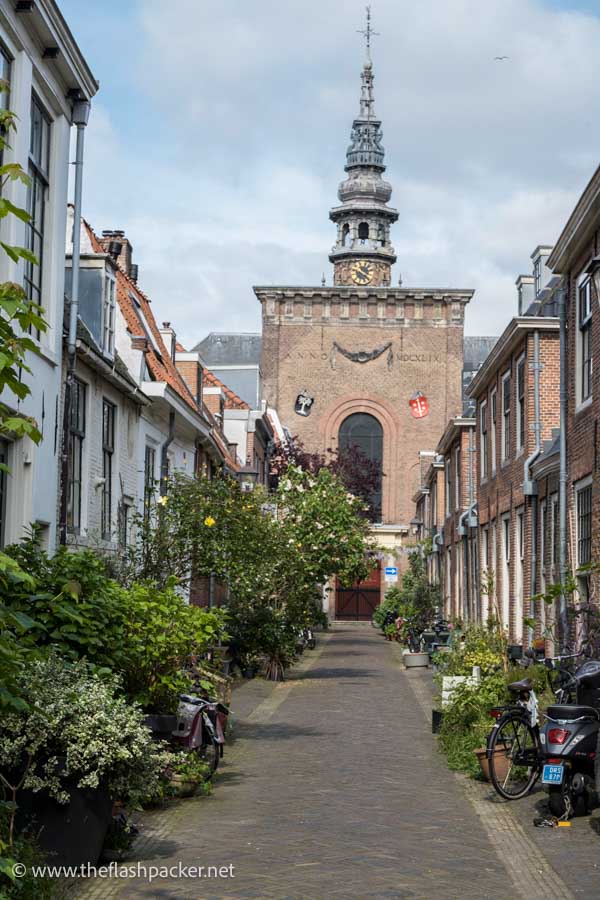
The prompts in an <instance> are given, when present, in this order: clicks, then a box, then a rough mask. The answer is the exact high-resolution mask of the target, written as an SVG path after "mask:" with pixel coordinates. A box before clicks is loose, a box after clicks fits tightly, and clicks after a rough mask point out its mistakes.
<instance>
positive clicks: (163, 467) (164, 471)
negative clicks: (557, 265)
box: [160, 411, 175, 493]
mask: <svg viewBox="0 0 600 900" xmlns="http://www.w3.org/2000/svg"><path fill="white" fill-rule="evenodd" d="M174 438H175V413H174V412H173V411H171V412H170V413H169V434H168V436H167V439H166V441H165V442H164V444H163V445H162V447H161V448H160V483H161V488H163V493H166V484H167V479H168V477H169V457H168V455H167V453H168V450H169V447H170V446H171V444H172V443H173V439H174Z"/></svg>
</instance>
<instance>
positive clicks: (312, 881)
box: [84, 625, 593, 900]
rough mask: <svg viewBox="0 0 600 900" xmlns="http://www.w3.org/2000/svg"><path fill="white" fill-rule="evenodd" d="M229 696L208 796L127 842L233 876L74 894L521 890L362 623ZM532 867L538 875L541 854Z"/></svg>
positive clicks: (408, 687)
mask: <svg viewBox="0 0 600 900" xmlns="http://www.w3.org/2000/svg"><path fill="white" fill-rule="evenodd" d="M409 676H411V677H409ZM417 677H418V676H417ZM233 705H234V708H236V707H237V711H238V715H237V721H236V726H235V739H234V741H233V743H232V745H231V746H230V747H228V748H227V750H226V757H225V764H224V765H223V769H222V774H221V775H220V777H219V778H218V780H217V783H216V786H215V791H214V794H213V795H212V797H210V798H208V799H205V798H198V799H191V800H187V801H181V802H178V803H176V804H173V805H172V806H171V807H170V808H169V809H167V810H164V811H156V812H153V813H146V814H144V816H143V817H142V826H143V831H142V837H141V839H140V840H139V841H138V842H137V844H136V847H135V848H134V849H135V857H136V860H139V861H140V862H141V863H143V864H145V865H147V866H151V865H154V866H173V865H177V864H178V863H179V862H181V863H183V864H184V865H204V866H208V865H211V866H227V865H230V864H232V865H233V866H234V873H235V877H234V878H233V879H220V880H218V881H216V880H211V881H209V880H206V879H204V880H197V879H180V880H174V879H160V880H157V881H155V882H154V883H153V884H151V885H150V884H148V883H147V882H144V881H143V880H131V879H128V880H127V881H125V880H121V879H116V878H113V879H102V880H100V879H96V880H95V881H94V882H93V883H88V884H87V886H86V889H85V890H84V894H85V896H87V897H89V898H92V897H93V898H104V897H115V896H127V897H146V896H152V897H160V898H187V897H193V898H196V900H200V898H207V900H212V898H221V897H223V898H225V897H227V898H229V897H231V898H235V897H237V898H278V900H286V898H315V900H321V898H326V897H340V898H361V900H362V898H369V897H381V898H387V897H400V898H417V900H425V898H433V900H435V898H440V900H441V898H443V900H449V898H455V897H461V898H464V900H485V898H505V897H506V896H513V897H515V896H519V894H521V895H522V896H528V893H527V891H526V890H523V891H522V892H521V891H515V888H514V880H513V879H511V876H510V874H509V870H507V868H506V867H505V864H504V862H503V859H504V860H506V863H507V865H508V867H509V869H510V868H512V867H514V865H515V864H516V862H517V860H515V854H514V853H511V850H510V848H511V846H512V847H513V849H514V841H513V845H510V844H507V843H506V842H505V843H504V844H502V842H501V841H500V842H498V841H496V840H495V839H494V831H493V829H490V828H489V827H485V828H484V827H482V819H481V818H479V816H478V813H477V811H476V804H474V802H473V798H470V797H469V794H468V792H466V791H465V789H464V785H463V783H462V782H461V780H460V779H458V778H456V776H453V775H451V774H450V773H448V771H447V769H446V768H445V765H444V762H443V760H442V759H441V757H440V756H439V755H438V753H437V750H436V747H435V741H434V739H433V738H432V736H431V734H430V728H429V727H428V723H427V720H426V716H425V715H424V703H423V697H421V700H419V698H418V693H417V692H415V678H414V677H412V673H409V672H405V671H403V670H402V669H401V667H400V662H399V658H398V654H397V652H395V650H394V648H392V647H391V646H390V645H389V644H386V643H384V642H383V641H382V639H381V637H380V636H379V634H378V633H377V632H376V631H375V630H374V629H372V628H371V627H370V626H354V625H346V626H344V625H338V626H336V627H335V630H334V632H333V634H332V635H331V636H328V637H326V638H322V640H321V644H320V647H319V649H318V650H317V651H316V653H313V654H305V658H304V660H303V662H302V664H301V666H300V667H299V668H298V669H297V670H295V671H294V672H293V673H292V676H291V678H290V679H289V680H288V681H286V682H285V683H283V684H281V685H277V686H271V685H267V684H265V683H264V682H260V681H256V682H250V683H248V684H246V685H244V686H243V687H242V688H241V689H240V690H238V691H236V692H235V693H234V702H233ZM484 790H485V789H484ZM503 809H506V805H503ZM497 830H498V833H501V832H502V831H503V830H504V832H506V831H507V830H508V831H510V827H508V828H507V826H506V824H504V825H502V824H500V826H499V827H498V829H497ZM531 830H533V829H531ZM517 837H518V836H517ZM515 840H517V839H515ZM507 848H508V849H507ZM511 856H512V858H509V857H511ZM132 862H133V861H132ZM536 863H537V864H538V871H539V872H541V871H542V868H544V869H545V870H546V873H547V874H548V871H550V874H553V873H552V871H551V870H548V867H547V864H546V861H545V860H544V859H543V857H542V855H541V851H540V856H539V858H538V859H536ZM130 864H131V863H130ZM524 865H525V864H524ZM526 874H527V873H524V875H526ZM525 883H526V879H525V882H524V887H525ZM563 887H564V886H563ZM533 894H534V895H535V894H536V892H535V891H534V892H533ZM555 896H557V897H565V896H570V894H569V893H568V892H561V891H560V890H559V891H557V892H556V893H555ZM587 896H593V895H591V894H589V893H588V895H587Z"/></svg>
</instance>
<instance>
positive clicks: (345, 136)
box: [59, 0, 600, 347]
mask: <svg viewBox="0 0 600 900" xmlns="http://www.w3.org/2000/svg"><path fill="white" fill-rule="evenodd" d="M59 5H60V7H61V10H62V12H63V15H64V16H65V18H66V20H67V22H68V24H69V26H70V28H71V30H72V32H73V34H74V36H75V38H76V40H77V42H78V43H79V46H80V47H81V49H82V51H83V52H84V54H85V56H86V58H87V60H88V62H89V64H90V65H91V67H92V71H93V72H94V74H95V76H96V78H97V79H98V80H99V81H100V90H99V92H98V94H97V96H96V97H95V98H94V101H93V105H92V113H91V116H90V123H89V125H88V128H87V131H86V150H85V170H84V187H83V207H84V215H85V216H86V218H87V219H88V220H89V221H90V222H91V224H92V225H93V227H94V228H95V229H96V231H97V232H100V231H102V229H105V228H113V229H117V228H121V229H123V230H124V231H125V232H126V234H127V236H128V237H129V239H130V241H131V243H132V245H133V252H134V262H137V263H138V265H139V284H140V287H141V288H142V289H143V290H144V291H146V292H147V293H148V294H149V296H150V297H151V299H152V302H153V309H154V313H155V316H156V318H157V320H158V321H159V322H160V321H163V320H165V319H167V320H169V321H171V323H172V325H173V327H174V328H175V330H176V332H177V335H178V338H179V340H181V342H182V343H183V344H184V345H185V346H187V347H191V346H193V345H194V344H195V343H196V342H197V341H199V340H201V339H202V338H203V337H205V335H206V334H207V333H208V332H209V331H259V330H260V306H259V303H258V301H257V300H256V298H255V296H254V294H253V292H252V286H253V285H267V284H274V285H285V284H289V285H318V284H320V282H321V277H322V275H323V273H324V274H325V276H326V278H327V283H328V284H331V283H332V267H331V264H330V263H329V260H328V254H329V252H330V250H331V246H332V244H333V242H334V236H335V235H334V226H333V224H332V223H331V222H330V221H329V218H328V215H329V209H330V207H332V206H334V205H335V204H336V203H337V196H336V193H337V187H338V184H339V182H340V181H341V180H342V179H343V178H344V177H345V173H344V169H343V166H344V162H345V152H346V147H347V145H348V142H349V136H350V127H351V124H352V119H353V118H354V117H355V116H356V115H357V114H358V106H359V104H358V100H359V89H360V71H361V68H362V64H363V59H364V44H363V38H362V37H361V35H360V34H358V33H357V30H358V29H361V28H363V27H364V3H363V2H361V0H286V2H285V3H282V2H281V0H252V2H251V3H249V2H248V0H222V2H221V3H219V4H215V3H209V2H207V0H170V2H169V3H168V4H166V3H165V2H164V0H126V2H123V0H103V2H102V3H101V4H100V3H95V4H91V3H89V2H83V3H82V2H81V0H59ZM595 10H596V12H595ZM372 15H373V27H374V28H375V30H376V31H378V32H379V33H380V34H379V36H378V37H374V38H373V63H374V73H375V101H376V103H375V108H376V112H377V114H378V116H379V117H380V118H381V119H382V122H383V135H384V140H383V144H384V147H385V150H386V164H387V172H386V175H385V178H386V180H388V181H390V182H391V184H392V186H393V190H394V192H393V195H392V200H391V205H392V206H394V207H396V208H397V209H398V211H399V213H400V218H399V220H398V222H397V223H396V225H395V226H394V228H393V235H392V237H393V243H394V246H395V249H396V253H397V256H398V262H397V263H396V265H395V267H394V268H395V272H394V274H393V277H392V284H397V283H398V278H399V276H400V274H401V276H402V282H403V286H404V287H437V288H440V287H448V288H463V289H464V288H472V289H475V291H476V293H475V297H474V299H473V300H472V301H471V303H470V305H469V307H468V309H467V318H466V331H467V333H470V334H486V335H487V334H499V333H500V332H501V331H502V329H503V328H504V327H505V326H506V324H507V323H508V321H509V320H510V318H511V316H512V315H515V314H516V289H515V285H514V282H515V279H516V277H517V275H519V274H531V259H530V256H531V253H532V252H533V250H534V249H535V247H536V246H537V245H538V244H552V243H553V242H554V241H555V240H556V239H557V237H558V235H559V234H560V231H561V230H562V227H563V226H564V224H565V222H566V220H567V218H568V216H569V214H570V212H571V210H572V208H573V206H574V204H575V202H576V201H577V199H578V197H579V195H580V193H581V191H582V190H583V188H584V187H585V185H586V184H587V182H588V181H589V179H590V178H591V176H592V174H593V172H594V170H595V168H596V166H597V165H598V163H599V162H600V115H598V107H599V102H600V101H599V100H598V84H600V54H599V53H598V49H597V48H598V46H600V5H599V4H598V3H597V0H579V2H578V0H485V2H484V3H482V2H481V0H419V2H418V3H415V2H414V0H372ZM495 56H508V57H509V59H507V60H503V61H496V60H494V57H495Z"/></svg>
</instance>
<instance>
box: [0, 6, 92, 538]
mask: <svg viewBox="0 0 600 900" xmlns="http://www.w3.org/2000/svg"><path fill="white" fill-rule="evenodd" d="M0 69H1V72H0V75H1V77H2V79H3V80H4V81H6V82H7V83H8V90H7V91H5V92H3V93H2V94H1V95H0V98H1V100H0V102H1V103H2V104H3V106H4V107H5V108H10V109H11V110H12V111H13V112H15V113H16V114H17V116H18V132H17V133H16V134H11V136H10V144H11V147H10V149H7V150H5V153H4V159H3V162H4V163H9V162H16V163H20V165H21V166H22V167H23V169H24V170H25V171H26V172H28V174H29V177H30V185H29V186H26V185H24V184H21V182H19V181H15V182H10V183H9V184H7V185H6V187H5V188H4V189H3V194H4V196H6V198H7V199H9V200H10V201H12V202H13V203H14V204H16V205H17V206H19V207H21V208H24V209H26V210H27V211H28V212H29V214H30V216H31V220H30V222H29V223H24V222H22V221H21V220H19V219H16V218H15V217H8V218H6V219H3V220H2V226H1V233H0V239H1V240H2V241H3V242H5V243H8V244H12V245H17V246H21V247H26V248H28V249H31V250H32V251H33V252H34V253H35V254H36V256H37V257H38V259H39V262H40V265H39V266H32V265H31V264H29V263H24V262H23V261H21V262H20V263H19V264H15V263H13V262H12V261H11V260H10V259H9V258H8V257H7V256H6V254H4V253H2V254H0V281H8V280H10V281H14V282H17V283H18V284H22V285H23V286H24V287H25V289H26V291H27V294H28V295H29V297H30V299H32V300H33V301H35V302H36V303H39V304H40V305H41V306H42V307H43V308H44V310H45V318H46V320H47V322H48V326H49V327H48V330H47V332H45V333H43V334H41V335H40V336H39V344H40V351H41V352H40V356H39V357H35V356H31V358H30V359H29V360H28V363H29V365H30V366H31V369H32V373H31V374H27V373H23V380H24V381H25V382H26V383H27V384H28V385H29V386H30V388H31V394H30V396H29V397H27V398H26V399H25V400H24V401H22V402H20V403H19V404H17V403H16V401H15V403H14V404H13V403H12V401H11V399H10V398H9V397H6V398H3V400H4V401H5V402H7V403H8V404H9V405H12V406H14V408H15V409H18V410H19V412H20V413H22V414H24V415H27V416H31V417H32V418H33V419H35V421H36V423H37V425H38V427H39V429H40V431H41V432H42V435H43V439H42V441H41V443H40V444H39V445H37V446H36V445H35V444H34V443H33V442H32V441H31V440H30V439H28V438H25V439H20V440H14V441H13V440H10V438H9V437H5V438H4V439H3V440H2V441H1V442H0V457H1V461H3V462H5V463H7V464H8V467H9V470H10V474H3V475H2V477H1V479H0V482H1V484H0V496H1V505H0V516H1V518H0V544H1V545H2V546H4V545H6V544H9V543H12V542H13V541H16V540H18V539H19V538H20V537H22V535H23V534H24V532H25V530H26V528H27V527H28V526H29V525H30V524H32V523H35V524H36V525H37V526H38V528H39V532H40V538H41V540H42V543H43V544H44V545H45V546H46V547H47V548H48V549H50V550H52V549H53V547H54V546H55V543H56V534H57V515H58V509H57V494H58V481H59V470H60V448H61V444H60V434H61V421H60V415H61V410H60V394H61V390H60V387H61V359H62V327H63V297H64V251H65V239H64V236H65V220H66V208H67V194H68V180H69V144H70V132H71V120H72V107H73V102H74V101H76V100H90V99H91V98H92V97H93V95H94V94H95V93H96V90H97V87H98V85H97V82H96V81H95V79H94V77H93V75H92V73H91V71H90V69H89V66H88V65H87V63H86V61H85V59H84V58H83V56H82V54H81V52H80V51H79V49H78V47H77V45H76V43H75V41H74V40H73V37H72V35H71V33H70V31H69V29H68V27H67V25H66V23H65V21H64V19H63V17H62V15H61V13H60V12H59V10H58V7H57V5H56V4H55V3H54V2H52V0H36V3H35V4H16V3H14V2H7V0H0ZM33 337H38V336H37V335H33Z"/></svg>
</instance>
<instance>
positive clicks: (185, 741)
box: [172, 694, 229, 773]
mask: <svg viewBox="0 0 600 900" xmlns="http://www.w3.org/2000/svg"><path fill="white" fill-rule="evenodd" d="M228 715H229V710H228V708H227V707H226V706H225V705H224V704H223V703H218V702H211V701H210V700H205V699H204V698H202V697H197V696H195V695H190V694H182V695H181V696H180V698H179V707H178V709H177V726H176V728H175V729H174V731H173V734H172V740H173V742H174V743H177V744H180V745H182V746H184V747H186V748H188V749H190V750H196V751H197V752H198V753H199V754H200V756H201V757H202V758H203V759H204V760H206V762H207V763H208V765H209V766H210V770H211V773H212V772H215V771H216V769H217V767H218V765H219V760H220V759H221V758H222V757H223V747H224V745H225V730H226V728H227V717H228Z"/></svg>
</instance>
